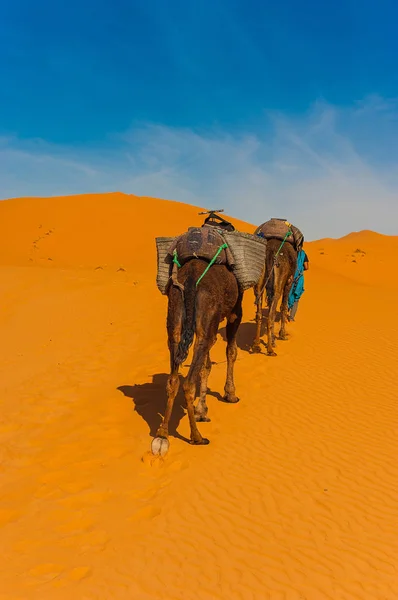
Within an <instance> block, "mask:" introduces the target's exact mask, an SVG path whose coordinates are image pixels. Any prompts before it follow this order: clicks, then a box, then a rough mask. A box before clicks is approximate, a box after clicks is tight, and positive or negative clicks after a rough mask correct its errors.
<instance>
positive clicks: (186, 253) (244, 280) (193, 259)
mask: <svg viewBox="0 0 398 600" xmlns="http://www.w3.org/2000/svg"><path fill="white" fill-rule="evenodd" d="M220 212H223V210H213V211H206V212H202V213H199V214H201V215H207V216H206V218H205V221H204V223H203V225H202V226H201V227H190V228H189V229H188V231H186V232H185V233H183V234H181V235H180V236H177V237H158V238H156V248H157V280H156V283H157V287H158V289H159V291H160V292H161V293H162V294H164V295H167V297H168V311H167V336H168V347H169V352H170V375H169V377H168V380H167V385H166V392H167V404H166V410H165V414H164V417H163V420H162V423H161V425H160V427H159V429H158V431H157V432H156V437H155V438H154V439H153V441H152V447H151V448H152V453H153V454H154V455H159V456H164V455H165V454H166V453H167V451H168V449H169V441H168V425H169V420H170V416H171V412H172V410H173V404H174V399H175V397H176V396H177V393H178V389H179V384H180V378H179V368H180V366H181V365H182V364H183V363H184V361H185V360H186V359H187V356H188V352H189V349H190V347H191V346H192V344H193V343H194V348H193V356H192V361H191V365H190V367H189V371H188V375H187V376H186V378H185V380H184V384H183V388H184V395H185V400H186V405H187V412H188V418H189V423H190V429H191V444H195V445H207V444H208V443H209V440H208V439H207V438H204V437H203V436H202V435H201V433H200V432H199V429H198V426H197V423H198V422H206V421H209V420H210V419H209V418H208V407H207V403H206V395H207V381H208V377H209V375H210V371H211V364H212V363H211V360H210V351H211V349H212V347H213V346H214V344H215V342H216V338H217V333H218V329H219V325H220V323H221V322H222V321H223V320H224V319H226V321H227V325H226V337H227V347H226V355H227V373H226V382H225V387H224V401H225V402H228V403H232V404H233V403H236V402H239V398H238V397H237V395H236V390H235V383H234V366H235V361H236V358H237V343H236V336H237V332H238V329H239V326H240V323H241V321H242V299H243V294H244V292H245V291H246V290H248V289H250V288H253V289H254V294H255V303H256V306H257V311H256V336H255V339H254V342H253V347H252V350H253V352H260V338H261V323H262V318H263V312H262V306H263V298H264V293H265V294H266V298H267V304H268V309H269V313H268V319H267V352H268V354H269V355H271V356H275V351H274V346H275V333H274V323H275V316H276V308H277V304H278V302H279V300H280V299H282V300H281V328H280V332H279V337H280V339H286V321H287V313H288V309H287V305H288V297H289V293H290V290H291V287H292V284H293V279H294V274H295V270H296V265H297V255H298V252H299V251H300V249H301V248H302V245H303V241H304V237H303V235H302V233H301V232H300V231H299V229H297V227H294V226H293V225H291V224H290V223H288V222H287V221H286V220H284V219H271V220H270V221H267V222H266V223H263V224H262V225H260V226H259V227H258V228H257V229H256V231H255V232H254V233H253V234H250V233H243V232H240V231H236V230H235V228H234V226H233V225H232V223H230V222H228V221H226V220H225V219H224V218H222V217H221V216H220V215H219V214H218V213H220ZM198 384H199V399H198V402H197V404H196V406H194V401H195V397H196V389H197V385H198Z"/></svg>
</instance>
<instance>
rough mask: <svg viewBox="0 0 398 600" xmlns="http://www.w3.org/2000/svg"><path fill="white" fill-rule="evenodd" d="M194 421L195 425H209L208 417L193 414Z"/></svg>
mask: <svg viewBox="0 0 398 600" xmlns="http://www.w3.org/2000/svg"><path fill="white" fill-rule="evenodd" d="M195 421H196V422H197V423H210V421H211V419H210V418H209V417H205V416H204V415H196V414H195Z"/></svg>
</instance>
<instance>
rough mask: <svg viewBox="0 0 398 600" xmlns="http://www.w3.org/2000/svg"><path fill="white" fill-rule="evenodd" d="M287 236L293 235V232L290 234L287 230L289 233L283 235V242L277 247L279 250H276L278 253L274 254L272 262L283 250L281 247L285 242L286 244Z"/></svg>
mask: <svg viewBox="0 0 398 600" xmlns="http://www.w3.org/2000/svg"><path fill="white" fill-rule="evenodd" d="M289 235H293V232H292V231H290V229H289V231H288V232H287V234H286V235H285V237H284V238H283V242H282V243H281V245H280V246H279V248H278V252H277V253H276V254H275V259H274V260H276V259H277V258H278V255H279V253H280V251H281V250H282V248H283V246H284V244H285V242H286V240H287V238H288V237H289Z"/></svg>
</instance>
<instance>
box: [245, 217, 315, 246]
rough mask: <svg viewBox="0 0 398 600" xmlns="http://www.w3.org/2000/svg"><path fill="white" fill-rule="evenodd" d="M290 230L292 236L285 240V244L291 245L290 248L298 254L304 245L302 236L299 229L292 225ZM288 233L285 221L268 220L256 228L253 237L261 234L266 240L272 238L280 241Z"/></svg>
mask: <svg viewBox="0 0 398 600" xmlns="http://www.w3.org/2000/svg"><path fill="white" fill-rule="evenodd" d="M290 230H291V231H292V234H293V235H289V237H288V238H287V239H286V242H289V243H290V244H292V246H294V248H295V250H296V251H297V252H298V251H299V250H300V249H301V247H302V245H303V243H304V236H303V234H302V233H301V231H300V229H298V228H297V227H295V226H294V225H291V226H290ZM288 231H289V227H288V225H286V219H270V220H269V221H266V222H265V223H263V224H262V225H260V226H259V227H257V229H256V231H255V232H254V235H261V234H262V235H263V236H264V238H265V239H266V240H270V239H271V238H273V239H277V240H281V241H282V240H284V239H285V235H286V234H287V232H288Z"/></svg>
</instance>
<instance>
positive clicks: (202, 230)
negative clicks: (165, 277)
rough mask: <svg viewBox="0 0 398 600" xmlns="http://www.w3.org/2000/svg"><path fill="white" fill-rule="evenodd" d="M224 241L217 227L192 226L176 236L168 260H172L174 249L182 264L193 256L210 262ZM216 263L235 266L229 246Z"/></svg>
mask: <svg viewBox="0 0 398 600" xmlns="http://www.w3.org/2000/svg"><path fill="white" fill-rule="evenodd" d="M224 243H225V241H224V238H223V236H222V235H221V233H220V232H219V230H217V229H216V228H215V227H212V226H204V227H190V228H189V229H188V231H187V232H186V233H183V234H182V235H180V236H179V237H178V238H176V240H175V241H174V242H173V244H172V245H171V246H170V248H169V251H168V261H169V262H172V260H173V253H174V250H177V256H178V261H179V263H180V265H181V266H182V265H184V264H185V263H186V262H187V261H188V260H191V259H192V258H202V259H203V260H207V261H209V262H210V261H211V259H212V258H213V256H215V254H216V253H217V250H218V249H219V248H220V246H222V245H223V244H224ZM215 264H216V265H228V266H229V267H231V268H232V267H233V265H234V259H233V256H232V254H231V252H230V251H229V249H228V248H226V249H223V250H222V251H221V253H220V254H219V255H218V256H217V259H216V261H215Z"/></svg>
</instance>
